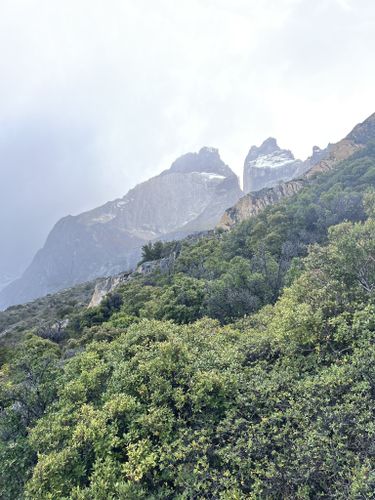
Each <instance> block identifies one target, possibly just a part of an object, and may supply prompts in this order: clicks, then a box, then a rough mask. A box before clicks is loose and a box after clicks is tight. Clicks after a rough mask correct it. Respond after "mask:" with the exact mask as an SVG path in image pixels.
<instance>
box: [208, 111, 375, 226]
mask: <svg viewBox="0 0 375 500" xmlns="http://www.w3.org/2000/svg"><path fill="white" fill-rule="evenodd" d="M373 141H375V113H374V114H373V115H371V116H370V117H369V118H367V120H365V121H364V122H363V123H360V124H359V125H357V126H356V127H355V128H354V129H353V130H352V132H350V134H348V135H347V136H346V137H345V138H344V139H342V140H341V141H339V142H338V143H336V144H330V145H329V146H328V147H327V148H326V149H324V150H321V149H319V148H317V147H316V146H315V147H314V149H313V155H312V156H311V157H310V158H308V159H307V160H306V162H302V165H299V166H298V167H297V169H296V170H295V172H294V174H293V175H294V177H299V176H301V179H299V180H292V181H288V182H281V183H279V184H277V185H276V186H274V187H272V188H269V189H262V190H261V191H258V192H255V193H254V192H253V193H248V194H246V195H245V196H243V197H242V198H241V199H240V200H239V201H238V202H237V203H236V204H235V205H234V206H233V207H231V208H229V209H227V210H226V211H225V213H224V215H223V216H222V218H221V220H220V223H219V225H218V227H219V228H222V229H230V228H231V227H233V226H234V225H235V224H237V223H239V222H242V221H243V220H246V219H248V218H250V217H254V216H255V215H257V214H258V213H259V212H261V211H262V210H264V208H265V207H266V206H268V205H273V204H275V203H278V202H279V201H281V200H282V199H284V198H286V197H289V196H293V195H294V194H295V193H297V192H298V191H300V190H301V189H302V188H303V187H304V185H305V184H306V182H308V181H309V179H311V178H313V177H314V176H316V175H318V174H320V173H324V172H327V171H329V170H332V169H333V168H336V167H337V166H338V165H339V163H340V162H341V161H343V160H346V159H347V158H349V157H350V156H352V155H353V154H354V153H355V152H356V151H358V150H360V149H362V148H364V147H365V146H366V145H367V144H369V143H370V142H373ZM274 146H275V143H273V147H274ZM253 152H255V153H258V152H259V148H258V149H257V151H255V150H253ZM250 153H251V150H250ZM245 166H246V162H245ZM245 171H246V169H245ZM250 185H251V184H250ZM247 187H249V182H248V184H247Z"/></svg>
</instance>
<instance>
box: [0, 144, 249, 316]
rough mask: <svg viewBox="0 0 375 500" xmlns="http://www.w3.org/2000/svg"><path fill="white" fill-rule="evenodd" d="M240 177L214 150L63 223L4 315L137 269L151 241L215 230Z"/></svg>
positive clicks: (9, 293) (12, 288) (10, 290)
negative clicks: (21, 305) (50, 295)
mask: <svg viewBox="0 0 375 500" xmlns="http://www.w3.org/2000/svg"><path fill="white" fill-rule="evenodd" d="M241 194H242V191H241V189H240V187H239V182H238V178H237V177H236V175H235V174H234V173H233V172H232V170H231V169H230V168H229V167H228V166H227V165H225V164H224V163H223V161H222V160H221V158H220V156H219V153H218V151H217V150H216V149H213V148H202V149H201V150H200V151H199V153H189V154H187V155H184V156H182V157H181V158H178V159H177V160H176V161H175V162H174V163H173V164H172V166H171V168H170V169H169V170H166V171H164V172H162V173H161V174H160V175H158V176H156V177H153V178H152V179H150V180H148V181H146V182H143V183H142V184H139V185H138V186H136V187H135V188H134V189H132V190H130V191H129V192H128V193H127V194H126V195H125V196H124V197H123V198H121V199H118V200H114V201H111V202H108V203H106V204H105V205H103V206H101V207H98V208H95V209H94V210H90V211H89V212H86V213H83V214H80V215H78V216H74V217H73V216H68V217H65V218H63V219H61V220H60V221H59V222H58V223H57V224H56V225H55V227H54V228H53V230H52V231H51V233H50V234H49V236H48V238H47V241H46V243H45V245H44V247H43V248H42V249H41V250H40V251H39V252H38V253H37V255H36V256H35V258H34V260H33V262H32V263H31V265H30V266H29V268H28V269H27V270H26V271H25V273H24V274H23V276H22V277H21V278H20V279H19V280H17V281H15V282H13V283H11V284H10V285H8V286H7V287H6V288H5V289H4V290H3V291H2V292H1V293H0V308H4V307H7V306H9V305H12V304H16V303H22V302H26V301H28V300H31V299H34V298H36V297H40V296H43V295H45V294H47V293H50V292H55V291H57V290H61V289H63V288H67V287H70V286H72V285H74V284H76V283H81V282H84V281H88V280H91V279H93V278H96V277H98V276H105V275H113V274H116V273H119V272H121V271H124V270H126V269H130V268H132V267H133V266H134V265H135V264H136V262H137V260H138V259H139V256H140V248H141V246H142V245H143V244H144V243H145V242H147V241H150V240H154V239H158V238H163V239H168V238H173V237H183V236H186V235H187V234H189V233H192V232H194V231H201V230H206V229H210V228H213V227H214V226H215V225H216V224H217V223H218V221H219V220H220V216H221V215H222V213H223V212H224V210H225V209H226V208H228V207H230V206H231V205H233V204H234V203H236V201H237V200H238V199H239V198H240V196H241Z"/></svg>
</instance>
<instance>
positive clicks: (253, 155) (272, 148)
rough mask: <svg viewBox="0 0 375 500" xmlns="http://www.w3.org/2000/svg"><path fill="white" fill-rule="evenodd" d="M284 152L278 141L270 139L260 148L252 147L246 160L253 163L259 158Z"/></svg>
mask: <svg viewBox="0 0 375 500" xmlns="http://www.w3.org/2000/svg"><path fill="white" fill-rule="evenodd" d="M279 151H282V149H281V148H280V147H279V145H278V144H277V140H276V139H275V138H274V137H269V138H268V139H266V140H265V141H263V142H262V144H261V145H260V146H259V147H258V146H252V147H251V148H250V151H249V154H248V155H247V158H246V160H247V161H251V160H255V159H257V158H258V157H259V156H265V155H270V154H272V153H276V152H279Z"/></svg>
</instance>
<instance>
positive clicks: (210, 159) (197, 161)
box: [163, 146, 235, 177]
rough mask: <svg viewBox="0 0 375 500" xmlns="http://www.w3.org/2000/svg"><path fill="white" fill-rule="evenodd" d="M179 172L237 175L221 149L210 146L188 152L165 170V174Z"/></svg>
mask: <svg viewBox="0 0 375 500" xmlns="http://www.w3.org/2000/svg"><path fill="white" fill-rule="evenodd" d="M177 172H178V173H183V174H188V173H191V172H207V173H213V174H219V175H223V176H225V177H229V176H233V175H235V174H234V173H233V171H232V170H231V169H230V168H229V167H228V165H226V164H225V163H224V162H223V160H222V159H221V157H220V154H219V150H218V149H216V148H213V147H208V146H204V147H202V148H201V149H200V150H199V151H198V153H186V154H184V155H182V156H180V157H179V158H177V160H175V161H174V162H173V163H172V165H171V167H170V169H169V170H165V171H164V172H163V174H168V173H177Z"/></svg>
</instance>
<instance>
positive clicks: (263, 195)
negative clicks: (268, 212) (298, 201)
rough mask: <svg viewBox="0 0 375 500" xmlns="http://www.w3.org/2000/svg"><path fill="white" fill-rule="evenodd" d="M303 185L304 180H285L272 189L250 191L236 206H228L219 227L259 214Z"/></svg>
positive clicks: (228, 225) (226, 227) (223, 227)
mask: <svg viewBox="0 0 375 500" xmlns="http://www.w3.org/2000/svg"><path fill="white" fill-rule="evenodd" d="M303 186H304V181H303V180H294V181H289V182H283V183H281V184H279V185H277V186H275V187H274V188H272V189H263V190H261V191H258V192H256V193H249V194H247V195H246V196H243V197H242V198H241V199H240V200H239V201H238V203H237V204H236V205H235V206H234V207H232V208H228V209H227V210H226V211H225V213H224V215H223V216H222V218H221V220H220V223H219V225H218V228H220V229H225V230H226V229H230V228H231V227H232V226H234V225H235V224H237V223H239V222H242V221H243V220H246V219H249V218H250V217H254V216H255V215H257V214H259V213H260V212H262V211H263V210H264V209H265V208H266V207H267V206H268V205H274V204H275V203H278V202H279V201H281V200H283V199H284V198H288V197H290V196H293V195H294V194H296V193H297V192H298V191H300V190H301V189H302V188H303Z"/></svg>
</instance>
